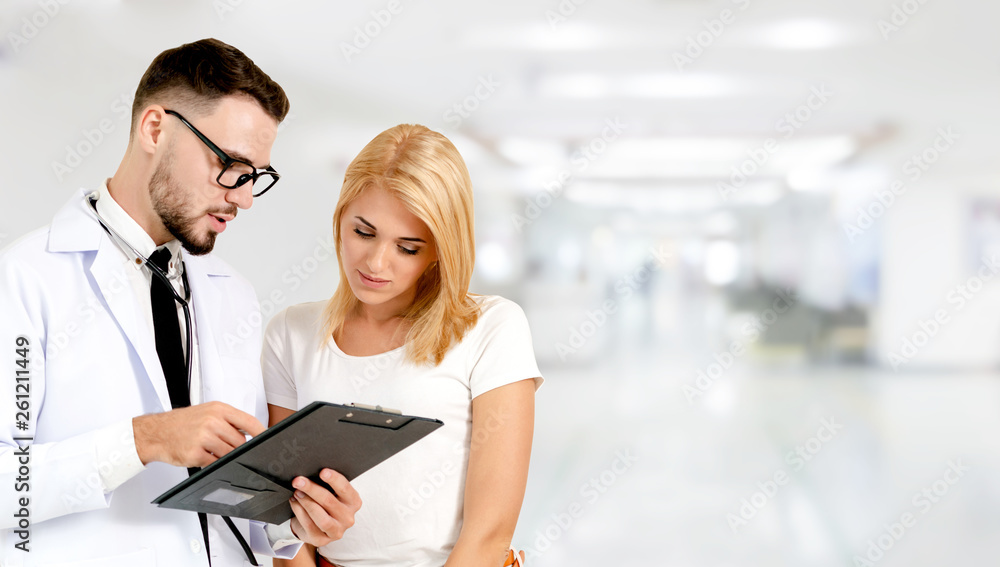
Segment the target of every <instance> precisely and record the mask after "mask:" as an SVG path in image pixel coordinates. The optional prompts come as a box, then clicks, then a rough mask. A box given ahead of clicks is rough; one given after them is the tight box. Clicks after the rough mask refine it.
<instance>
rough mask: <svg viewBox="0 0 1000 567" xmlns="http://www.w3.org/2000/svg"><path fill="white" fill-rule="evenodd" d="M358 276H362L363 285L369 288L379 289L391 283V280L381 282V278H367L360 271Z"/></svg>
mask: <svg viewBox="0 0 1000 567" xmlns="http://www.w3.org/2000/svg"><path fill="white" fill-rule="evenodd" d="M358 274H359V275H360V276H361V283H363V284H365V285H366V286H368V287H372V288H376V289H377V288H380V287H385V285H386V284H388V283H389V280H381V279H379V278H373V277H371V276H366V275H365V273H364V272H362V271H361V270H358Z"/></svg>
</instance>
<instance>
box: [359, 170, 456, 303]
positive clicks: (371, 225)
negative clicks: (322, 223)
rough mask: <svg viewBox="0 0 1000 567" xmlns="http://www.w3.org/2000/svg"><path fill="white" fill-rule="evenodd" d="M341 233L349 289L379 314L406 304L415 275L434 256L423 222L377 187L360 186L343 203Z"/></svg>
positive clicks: (413, 288)
mask: <svg viewBox="0 0 1000 567" xmlns="http://www.w3.org/2000/svg"><path fill="white" fill-rule="evenodd" d="M340 238H341V252H342V256H343V262H344V273H345V274H347V281H348V283H349V284H350V286H351V291H353V292H354V296H355V297H357V298H358V300H360V301H361V303H363V304H364V305H365V306H366V307H367V308H368V309H369V311H373V310H374V311H377V313H378V316H380V317H391V316H395V315H398V314H399V313H401V312H402V311H404V310H405V309H406V308H407V307H409V306H410V305H411V304H412V303H413V300H414V298H415V297H416V290H417V281H418V280H419V279H420V276H421V275H422V274H423V273H424V271H426V270H427V268H428V266H430V264H431V262H434V261H435V260H437V250H436V246H435V243H434V238H433V237H432V236H431V232H430V230H429V229H428V228H427V225H426V224H424V222H423V221H421V220H420V219H418V218H417V217H416V216H415V215H414V214H413V213H411V212H410V211H409V210H407V208H406V207H405V206H404V205H403V203H402V202H401V201H400V200H399V199H397V198H396V197H394V196H392V195H391V194H390V193H389V192H388V191H385V190H384V189H381V188H377V187H372V188H370V189H367V190H365V191H364V192H363V193H362V194H361V195H360V196H359V197H358V198H356V199H355V200H354V201H353V202H352V203H351V204H350V205H348V206H347V208H346V209H344V213H343V215H342V216H341V218H340Z"/></svg>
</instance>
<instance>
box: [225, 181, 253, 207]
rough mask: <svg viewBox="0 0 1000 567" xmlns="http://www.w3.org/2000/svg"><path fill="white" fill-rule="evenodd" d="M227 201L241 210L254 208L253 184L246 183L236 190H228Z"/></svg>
mask: <svg viewBox="0 0 1000 567" xmlns="http://www.w3.org/2000/svg"><path fill="white" fill-rule="evenodd" d="M226 201H227V202H229V203H232V204H234V205H236V206H237V207H239V208H241V209H249V208H250V207H251V206H253V184H252V183H244V184H243V185H240V186H239V187H237V188H235V189H226Z"/></svg>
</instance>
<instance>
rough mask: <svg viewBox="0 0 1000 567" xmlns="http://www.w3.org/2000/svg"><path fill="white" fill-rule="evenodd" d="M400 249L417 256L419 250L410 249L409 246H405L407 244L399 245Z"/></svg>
mask: <svg viewBox="0 0 1000 567" xmlns="http://www.w3.org/2000/svg"><path fill="white" fill-rule="evenodd" d="M399 249H400V250H401V251H402V252H403V253H404V254H409V255H410V256H416V255H417V252H418V251H417V250H410V249H409V248H407V247H405V246H400V247H399Z"/></svg>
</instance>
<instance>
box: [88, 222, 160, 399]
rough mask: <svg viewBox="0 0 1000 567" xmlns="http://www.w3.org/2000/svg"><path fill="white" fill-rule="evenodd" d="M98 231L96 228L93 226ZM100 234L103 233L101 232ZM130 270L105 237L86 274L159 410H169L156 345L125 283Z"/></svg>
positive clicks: (134, 298)
mask: <svg viewBox="0 0 1000 567" xmlns="http://www.w3.org/2000/svg"><path fill="white" fill-rule="evenodd" d="M94 224H95V225H96V227H97V229H98V230H101V229H100V225H97V223H96V222H95V223H94ZM102 232H103V231H102ZM133 269H134V268H133V267H132V266H131V265H129V263H128V259H127V258H125V257H124V256H123V255H122V253H121V251H120V250H119V249H118V247H117V245H116V244H115V243H114V241H113V240H112V239H111V237H110V236H108V235H107V234H105V235H104V238H102V239H101V241H100V245H99V247H98V249H97V254H96V256H95V257H94V262H93V264H91V266H90V274H91V276H93V278H94V283H95V284H96V286H97V289H99V290H100V294H101V296H102V297H103V298H104V302H105V303H106V304H107V306H108V309H109V310H110V311H111V315H112V316H113V317H114V318H115V320H116V321H117V322H118V326H119V327H121V329H122V332H123V333H124V334H125V337H126V338H127V339H128V341H129V343H131V345H132V348H133V349H135V352H136V353H138V355H139V360H140V361H142V366H143V368H144V369H145V370H146V376H147V377H148V379H149V381H150V382H151V383H152V386H153V390H154V391H155V392H156V397H157V398H158V399H159V401H160V406H162V408H163V410H164V411H166V410H169V409H171V407H172V406H171V405H170V394H169V393H168V392H167V381H166V379H165V378H164V376H163V369H162V368H161V366H160V359H159V357H158V356H157V354H156V343H155V341H154V339H153V335H152V333H151V332H150V329H149V327H148V325H147V323H146V321H145V318H144V317H143V314H142V313H140V312H139V310H138V309H137V308H136V306H137V305H139V303H138V300H137V298H136V297H135V292H134V290H133V288H132V284H131V283H130V282H129V279H128V276H129V273H128V271H127V270H133Z"/></svg>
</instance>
